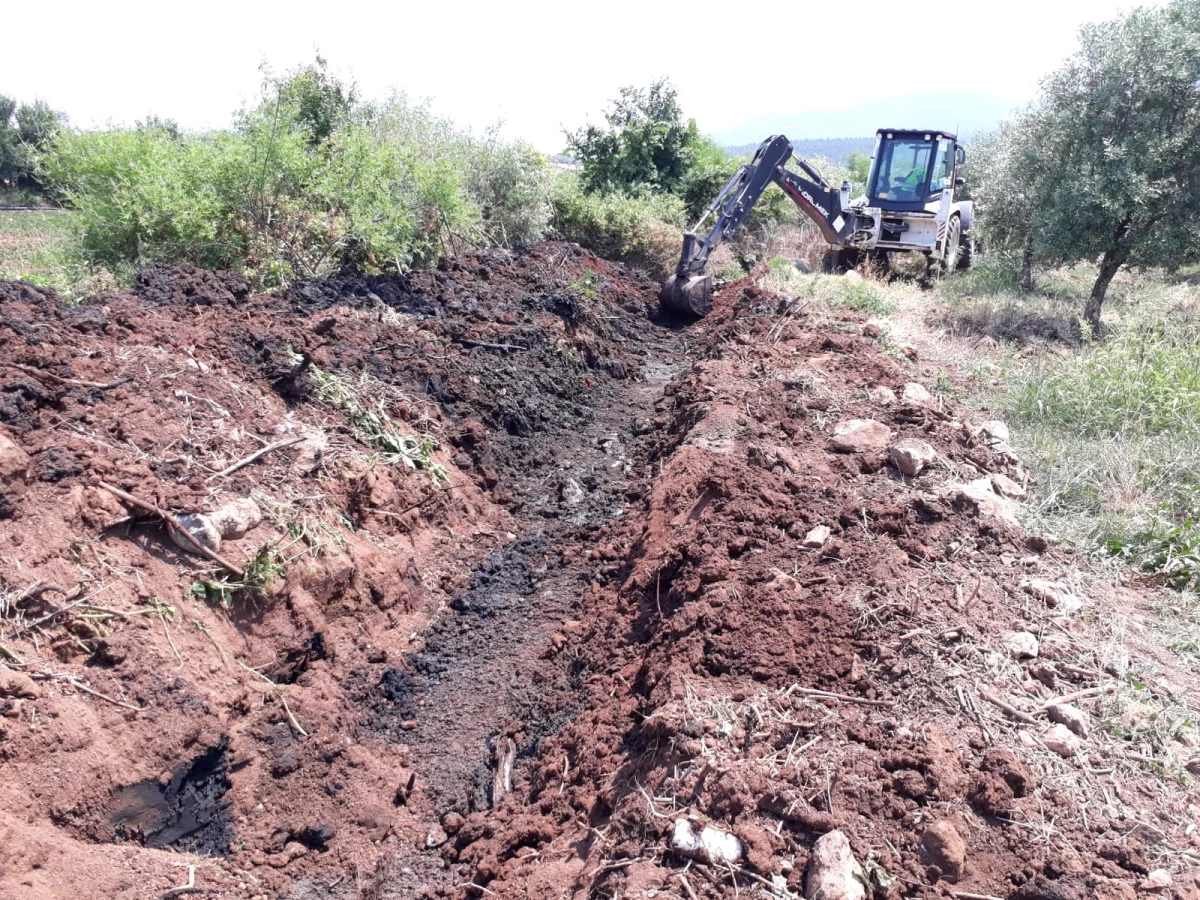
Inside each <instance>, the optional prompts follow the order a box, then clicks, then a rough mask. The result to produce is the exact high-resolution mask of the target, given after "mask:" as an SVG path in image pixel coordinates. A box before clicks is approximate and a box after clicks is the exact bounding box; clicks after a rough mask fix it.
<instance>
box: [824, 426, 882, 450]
mask: <svg viewBox="0 0 1200 900" xmlns="http://www.w3.org/2000/svg"><path fill="white" fill-rule="evenodd" d="M891 437H892V430H891V429H890V428H888V427H887V426H886V425H884V424H883V423H882V422H876V421H875V420H874V419H847V420H845V421H842V422H838V423H837V424H836V425H834V426H833V449H834V450H838V451H840V452H842V453H866V452H868V451H871V450H882V449H883V448H884V447H886V446H887V445H888V441H890V440H891Z"/></svg>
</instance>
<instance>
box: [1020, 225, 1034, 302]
mask: <svg viewBox="0 0 1200 900" xmlns="http://www.w3.org/2000/svg"><path fill="white" fill-rule="evenodd" d="M1020 287H1021V290H1023V291H1032V290H1033V235H1032V234H1030V235H1029V237H1028V238H1026V239H1025V250H1024V251H1023V252H1022V253H1021V284H1020Z"/></svg>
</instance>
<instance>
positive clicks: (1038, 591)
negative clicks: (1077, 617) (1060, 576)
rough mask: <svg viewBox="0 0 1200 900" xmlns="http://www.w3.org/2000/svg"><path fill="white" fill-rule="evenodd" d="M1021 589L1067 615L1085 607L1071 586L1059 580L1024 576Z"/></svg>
mask: <svg viewBox="0 0 1200 900" xmlns="http://www.w3.org/2000/svg"><path fill="white" fill-rule="evenodd" d="M1021 590H1023V591H1024V592H1025V593H1026V594H1029V596H1031V597H1037V598H1038V599H1039V600H1042V601H1044V602H1045V604H1046V605H1047V606H1049V607H1051V608H1053V609H1057V610H1061V611H1062V612H1064V613H1066V614H1067V615H1070V614H1072V613H1076V612H1079V610H1080V609H1082V608H1083V599H1082V598H1080V597H1077V596H1075V595H1074V594H1072V593H1071V590H1070V588H1068V587H1067V586H1066V585H1064V584H1061V583H1060V582H1057V581H1047V580H1046V579H1044V578H1023V579H1021Z"/></svg>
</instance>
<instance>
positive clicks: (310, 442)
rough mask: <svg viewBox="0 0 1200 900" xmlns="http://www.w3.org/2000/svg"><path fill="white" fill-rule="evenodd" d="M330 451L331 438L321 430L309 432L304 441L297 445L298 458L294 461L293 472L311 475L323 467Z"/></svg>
mask: <svg viewBox="0 0 1200 900" xmlns="http://www.w3.org/2000/svg"><path fill="white" fill-rule="evenodd" d="M328 449H329V438H327V437H326V436H325V432H324V431H322V430H321V429H319V428H314V429H312V430H311V431H307V432H306V433H305V435H304V440H302V441H301V442H300V443H299V444H297V445H296V458H295V459H293V460H292V471H293V472H294V473H295V474H297V475H311V474H312V473H313V472H315V471H317V469H319V468H320V467H321V463H322V462H323V461H324V460H325V453H326V451H327V450H328Z"/></svg>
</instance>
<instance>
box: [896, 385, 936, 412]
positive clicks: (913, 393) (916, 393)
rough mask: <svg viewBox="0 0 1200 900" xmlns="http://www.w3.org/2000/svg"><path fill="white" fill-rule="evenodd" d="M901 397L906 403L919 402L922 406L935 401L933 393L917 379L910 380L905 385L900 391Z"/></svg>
mask: <svg viewBox="0 0 1200 900" xmlns="http://www.w3.org/2000/svg"><path fill="white" fill-rule="evenodd" d="M900 398H901V399H902V400H903V401H904V402H905V403H919V404H921V405H922V406H923V405H925V404H926V403H930V402H932V401H933V394H931V393H929V391H927V390H925V388H924V387H923V386H922V385H919V384H917V383H916V382H915V381H910V382H909V383H908V384H906V385H905V386H904V390H903V391H902V392H901V393H900Z"/></svg>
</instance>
